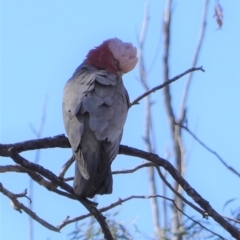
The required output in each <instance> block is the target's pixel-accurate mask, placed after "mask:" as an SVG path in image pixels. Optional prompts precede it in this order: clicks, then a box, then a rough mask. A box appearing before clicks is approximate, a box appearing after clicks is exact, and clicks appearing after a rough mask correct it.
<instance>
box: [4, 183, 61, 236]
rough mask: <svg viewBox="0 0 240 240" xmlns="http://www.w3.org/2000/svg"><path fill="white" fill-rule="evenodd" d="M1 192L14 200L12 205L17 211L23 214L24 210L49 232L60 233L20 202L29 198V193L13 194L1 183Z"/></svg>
mask: <svg viewBox="0 0 240 240" xmlns="http://www.w3.org/2000/svg"><path fill="white" fill-rule="evenodd" d="M0 192H2V193H3V194H4V195H5V196H7V197H8V198H10V199H11V200H12V204H13V207H14V209H15V210H17V211H19V212H20V213H22V211H21V210H23V211H24V212H25V213H26V214H28V215H29V216H30V217H31V218H32V219H34V220H35V221H37V222H38V223H40V224H41V225H43V226H44V227H46V228H48V229H49V230H52V231H54V232H59V229H58V228H56V227H54V226H52V225H51V224H49V223H48V222H46V221H44V220H43V219H41V218H40V217H38V216H37V214H36V213H34V212H33V211H31V210H30V209H29V208H27V207H26V206H25V205H24V204H22V203H21V202H19V201H18V198H19V197H27V196H26V194H27V191H26V190H25V192H24V193H21V194H13V193H12V192H10V191H8V190H7V189H6V188H4V187H3V185H2V183H0Z"/></svg>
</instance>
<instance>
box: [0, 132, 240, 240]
mask: <svg viewBox="0 0 240 240" xmlns="http://www.w3.org/2000/svg"><path fill="white" fill-rule="evenodd" d="M9 146H11V147H13V149H14V150H10V151H8V147H9ZM15 146H16V148H15ZM53 147H63V148H66V147H69V148H70V145H69V141H68V139H67V138H66V137H64V136H63V135H59V136H56V137H53V138H43V139H37V140H32V141H26V142H21V143H16V144H1V145H0V156H3V157H6V156H9V157H11V158H12V159H13V160H14V161H15V162H16V163H17V164H20V165H21V166H23V167H25V168H27V169H29V170H32V171H35V172H37V173H39V174H41V175H42V176H44V177H46V178H47V179H49V180H50V181H52V182H53V183H54V184H57V185H59V186H60V187H61V188H62V189H64V190H65V191H66V192H67V193H69V194H70V195H71V196H73V197H74V198H75V199H77V200H78V201H80V202H81V203H82V204H83V205H84V206H85V207H86V208H87V209H88V210H89V211H90V212H91V213H93V215H94V216H96V215H97V217H98V220H99V218H100V219H101V220H100V221H104V219H103V218H104V217H103V216H102V215H100V217H99V213H98V210H97V209H96V208H95V206H94V204H93V203H92V202H91V201H89V200H87V199H82V198H81V199H80V198H79V199H78V198H77V196H75V195H74V193H73V189H72V188H71V187H70V186H69V185H68V184H66V183H65V182H64V181H62V180H61V179H59V178H58V177H57V176H56V175H54V174H53V173H52V172H50V171H49V170H47V169H45V168H43V167H42V166H40V165H38V164H33V163H30V162H28V161H27V160H25V159H24V158H22V157H21V156H20V155H18V154H17V153H16V152H15V151H21V152H22V151H28V150H34V149H41V148H53ZM119 154H125V155H128V156H134V157H139V158H142V159H146V160H148V161H150V162H152V163H154V164H157V165H158V166H161V167H163V168H165V169H166V170H167V171H168V172H169V173H170V175H171V176H172V177H173V178H174V179H175V180H176V181H177V182H178V183H179V184H180V185H181V186H182V188H183V189H184V190H185V191H186V193H187V194H188V195H189V196H190V197H191V198H192V199H193V200H194V201H195V202H196V203H197V204H198V205H199V206H200V207H201V208H202V209H204V210H205V211H206V212H207V213H208V216H210V217H212V218H213V219H214V220H215V221H216V222H218V223H219V224H220V225H221V226H222V227H223V228H224V229H226V231H228V232H229V233H230V234H231V235H232V236H233V237H235V238H236V239H238V238H239V237H240V231H239V230H238V229H237V228H236V227H234V226H233V225H231V224H230V223H229V222H227V221H226V220H225V219H224V218H223V217H222V216H221V215H219V214H218V213H217V212H216V211H215V210H214V209H213V208H212V206H211V205H210V204H209V202H208V201H206V200H205V199H203V198H202V197H201V196H200V195H199V194H198V193H197V192H196V190H195V189H193V188H192V187H191V186H190V185H189V183H188V182H187V181H186V180H185V179H184V178H183V177H182V176H181V175H180V174H179V172H178V171H177V170H176V169H175V168H174V167H173V165H172V164H171V163H170V162H168V161H167V160H165V159H163V158H161V157H159V156H158V155H156V154H151V153H147V152H145V151H142V150H139V149H136V148H131V147H127V146H123V145H121V146H120V149H119ZM101 224H102V225H104V224H105V222H104V223H103V222H101ZM102 225H101V227H102V228H104V227H103V226H102ZM105 226H106V225H105ZM104 230H105V229H104ZM104 233H105V232H104ZM107 239H108V238H107Z"/></svg>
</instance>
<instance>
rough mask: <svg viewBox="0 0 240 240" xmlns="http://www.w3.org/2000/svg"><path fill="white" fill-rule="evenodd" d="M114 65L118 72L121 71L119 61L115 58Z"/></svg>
mask: <svg viewBox="0 0 240 240" xmlns="http://www.w3.org/2000/svg"><path fill="white" fill-rule="evenodd" d="M114 65H115V67H116V68H117V69H118V70H120V66H119V61H118V60H117V59H115V58H114Z"/></svg>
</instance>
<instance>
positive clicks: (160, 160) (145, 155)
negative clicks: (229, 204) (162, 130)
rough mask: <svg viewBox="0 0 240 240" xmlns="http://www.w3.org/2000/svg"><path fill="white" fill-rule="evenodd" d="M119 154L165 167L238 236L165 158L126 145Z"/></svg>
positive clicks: (210, 212)
mask: <svg viewBox="0 0 240 240" xmlns="http://www.w3.org/2000/svg"><path fill="white" fill-rule="evenodd" d="M119 154H125V155H129V156H133V157H140V158H143V159H146V160H149V161H151V162H153V163H155V164H157V165H158V166H161V167H163V168H165V169H166V170H167V171H168V172H169V173H170V174H171V176H172V177H173V178H174V179H175V180H176V181H177V182H178V183H179V184H180V185H181V187H182V188H183V189H184V190H185V191H186V193H187V194H188V195H189V196H190V197H191V198H192V199H193V200H194V201H195V202H196V203H197V204H198V205H199V206H200V207H201V208H202V209H204V210H205V211H206V212H207V213H208V216H210V217H212V218H213V219H214V220H215V221H216V222H218V223H219V224H220V225H221V226H222V227H223V228H224V229H226V230H227V231H228V232H229V233H230V234H231V235H232V236H233V237H235V238H237V239H238V238H240V231H239V230H238V229H237V228H236V227H235V226H233V225H231V224H230V223H229V222H227V221H226V220H225V219H224V218H223V217H222V216H221V215H220V214H219V213H218V212H216V211H215V210H214V209H213V208H212V206H211V205H210V204H209V202H208V201H206V200H205V199H203V198H202V197H201V196H200V194H198V193H197V192H196V191H195V189H193V188H192V187H191V186H190V185H189V183H188V182H187V181H186V180H185V179H184V178H183V177H182V176H181V175H180V174H179V172H178V171H177V170H176V169H175V168H174V167H173V165H172V164H171V163H170V162H168V161H167V160H165V159H163V158H161V157H159V156H158V155H156V154H152V153H147V152H144V151H142V150H139V149H136V148H131V147H127V146H122V145H121V146H120V150H119Z"/></svg>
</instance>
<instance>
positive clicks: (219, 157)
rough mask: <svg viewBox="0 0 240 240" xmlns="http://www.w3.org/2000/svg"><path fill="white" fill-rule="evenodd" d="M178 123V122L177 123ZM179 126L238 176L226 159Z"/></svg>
mask: <svg viewBox="0 0 240 240" xmlns="http://www.w3.org/2000/svg"><path fill="white" fill-rule="evenodd" d="M177 124H178V123H177ZM179 126H180V127H181V128H183V129H184V130H186V131H187V132H188V133H189V134H190V135H191V136H192V137H193V138H194V139H195V140H196V141H197V142H198V143H199V144H200V145H201V146H202V147H204V148H205V149H206V150H207V151H209V152H210V153H212V154H213V155H214V156H215V157H216V158H217V159H218V160H219V161H220V162H221V163H222V164H223V165H224V166H225V167H226V168H227V169H228V170H229V171H231V172H232V173H234V174H235V175H236V176H238V177H239V178H240V173H239V172H238V171H236V170H235V169H234V168H233V167H231V166H229V165H228V164H227V163H226V161H224V160H223V158H222V157H221V156H220V155H219V154H218V153H217V152H215V151H214V150H212V149H211V148H209V147H208V146H207V145H206V144H205V143H203V142H202V141H201V140H200V139H199V138H198V137H197V136H196V135H195V134H194V133H193V132H192V131H191V130H190V129H189V128H188V127H186V126H184V125H179Z"/></svg>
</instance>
